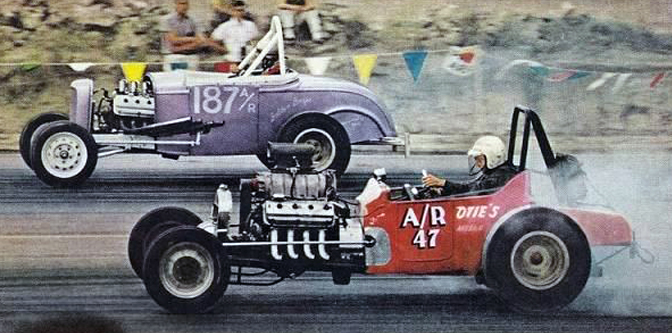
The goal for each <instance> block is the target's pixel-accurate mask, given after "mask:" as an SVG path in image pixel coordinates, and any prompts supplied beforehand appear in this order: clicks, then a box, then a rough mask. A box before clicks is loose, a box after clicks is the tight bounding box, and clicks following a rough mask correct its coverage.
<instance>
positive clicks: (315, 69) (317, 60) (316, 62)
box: [305, 57, 331, 75]
mask: <svg viewBox="0 0 672 333" xmlns="http://www.w3.org/2000/svg"><path fill="white" fill-rule="evenodd" d="M305 61H306V66H308V70H309V71H310V74H312V75H324V73H325V72H326V71H327V68H328V67H329V62H330V61H331V57H313V58H306V59H305Z"/></svg>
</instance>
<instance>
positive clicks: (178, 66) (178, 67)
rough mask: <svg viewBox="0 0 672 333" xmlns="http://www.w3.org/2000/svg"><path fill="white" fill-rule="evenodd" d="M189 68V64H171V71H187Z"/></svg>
mask: <svg viewBox="0 0 672 333" xmlns="http://www.w3.org/2000/svg"><path fill="white" fill-rule="evenodd" d="M187 68H189V63H188V62H171V63H170V70H171V71H174V70H178V69H187Z"/></svg>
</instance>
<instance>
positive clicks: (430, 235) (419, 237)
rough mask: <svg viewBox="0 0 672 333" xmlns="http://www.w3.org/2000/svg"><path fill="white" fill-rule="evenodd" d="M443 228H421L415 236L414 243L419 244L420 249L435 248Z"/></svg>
mask: <svg viewBox="0 0 672 333" xmlns="http://www.w3.org/2000/svg"><path fill="white" fill-rule="evenodd" d="M440 231H441V229H431V230H427V234H425V230H423V229H420V230H418V232H417V233H416V234H415V237H413V245H415V246H417V247H418V248H419V249H427V248H429V249H433V248H435V247H436V237H437V236H438V235H439V232H440Z"/></svg>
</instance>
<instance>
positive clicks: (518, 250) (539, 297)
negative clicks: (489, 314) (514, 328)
mask: <svg viewBox="0 0 672 333" xmlns="http://www.w3.org/2000/svg"><path fill="white" fill-rule="evenodd" d="M485 267H486V270H485V278H486V284H487V285H488V286H489V287H491V288H493V289H494V290H495V291H496V292H497V294H498V296H499V298H500V299H501V300H502V301H504V303H506V304H507V305H508V306H509V307H510V308H512V309H514V310H516V311H519V312H524V313H547V312H549V311H553V310H557V309H560V308H563V307H565V306H566V305H568V304H570V303H571V302H572V301H573V300H574V299H575V298H576V297H577V296H578V295H579V294H580V293H581V291H582V290H583V288H584V286H585V285H586V282H587V280H588V277H589V275H590V267H591V251H590V245H589V243H588V240H587V239H586V236H585V235H584V234H583V232H582V231H581V229H580V228H579V227H578V225H577V224H576V223H575V222H574V221H572V220H571V219H570V218H569V217H567V216H565V215H563V214H561V213H559V212H557V211H554V210H551V209H547V208H535V209H531V210H529V211H524V212H521V213H519V214H517V215H514V216H513V217H512V218H511V219H510V220H508V221H506V222H505V224H504V225H503V226H502V227H501V228H500V229H499V230H497V232H496V233H495V235H494V236H493V238H492V240H491V242H490V244H489V246H488V248H487V252H486V266H485Z"/></svg>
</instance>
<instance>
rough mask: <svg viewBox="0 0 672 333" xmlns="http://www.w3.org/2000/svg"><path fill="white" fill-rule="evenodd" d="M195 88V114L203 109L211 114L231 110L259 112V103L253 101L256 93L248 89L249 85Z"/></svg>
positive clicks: (227, 112)
mask: <svg viewBox="0 0 672 333" xmlns="http://www.w3.org/2000/svg"><path fill="white" fill-rule="evenodd" d="M193 89H194V90H193V96H194V114H200V113H201V111H202V112H205V113H209V114H217V113H224V114H229V113H231V111H234V112H236V111H247V112H248V113H256V112H257V105H256V103H253V102H252V98H254V96H255V94H254V92H250V91H248V88H247V87H242V88H241V87H235V86H207V87H194V88H193Z"/></svg>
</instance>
